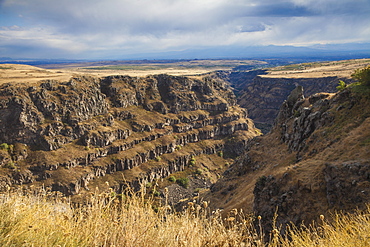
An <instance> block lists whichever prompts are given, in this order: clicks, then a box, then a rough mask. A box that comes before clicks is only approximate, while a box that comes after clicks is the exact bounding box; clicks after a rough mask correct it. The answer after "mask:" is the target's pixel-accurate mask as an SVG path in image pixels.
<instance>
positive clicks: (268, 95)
mask: <svg viewBox="0 0 370 247" xmlns="http://www.w3.org/2000/svg"><path fill="white" fill-rule="evenodd" d="M266 73H267V72H266V71H265V70H257V71H250V72H232V73H229V74H227V75H223V77H225V78H226V80H227V81H229V82H230V84H231V85H232V86H233V88H234V89H235V92H236V94H237V95H238V104H239V105H240V106H242V107H244V108H246V109H247V110H248V113H249V117H250V118H251V119H253V121H254V122H255V123H256V125H257V126H258V127H260V128H261V129H262V130H263V131H264V133H267V132H268V131H269V130H270V129H271V126H272V125H273V123H274V120H275V118H276V117H277V115H278V113H279V108H280V106H281V104H282V103H283V102H284V100H285V99H286V98H287V97H288V96H289V93H290V92H291V91H292V90H293V89H294V88H295V87H296V86H297V85H301V86H303V87H304V89H305V90H304V96H305V97H308V96H311V95H314V94H315V93H321V92H327V93H333V92H335V91H336V86H337V85H338V82H339V80H344V81H346V82H350V80H349V79H348V78H340V77H337V76H331V77H319V78H283V77H279V78H273V77H263V76H261V75H264V74H266ZM264 126H265V127H264Z"/></svg>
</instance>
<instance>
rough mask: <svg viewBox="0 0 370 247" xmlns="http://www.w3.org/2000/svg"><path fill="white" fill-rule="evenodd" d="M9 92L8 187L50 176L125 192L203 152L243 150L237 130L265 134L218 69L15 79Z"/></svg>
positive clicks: (66, 187) (1, 102) (4, 163)
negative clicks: (193, 74) (193, 73)
mask: <svg viewBox="0 0 370 247" xmlns="http://www.w3.org/2000/svg"><path fill="white" fill-rule="evenodd" d="M0 96H1V97H0V121H1V126H0V143H3V145H2V147H1V150H0V151H1V154H0V155H1V157H0V158H1V168H0V169H3V171H5V172H4V173H2V174H3V175H2V176H1V182H0V189H1V190H4V189H6V188H7V186H14V185H30V184H35V185H41V184H43V185H44V186H46V187H48V188H50V189H51V190H55V191H60V192H62V193H64V194H65V195H77V194H79V193H81V192H84V191H88V190H90V189H91V186H94V187H95V186H101V185H104V184H105V182H106V181H110V183H111V186H110V187H114V188H115V189H116V190H117V191H119V190H120V188H121V187H122V186H123V183H131V184H132V185H136V186H137V185H138V184H140V183H145V182H151V181H153V180H156V179H160V178H164V177H167V176H169V175H170V174H172V173H174V172H178V171H182V170H184V169H186V168H187V167H189V163H191V162H190V161H191V160H192V159H194V157H197V156H202V155H216V156H217V153H219V152H226V153H227V152H228V150H232V149H233V148H232V147H238V149H237V150H232V151H231V152H230V156H233V155H235V152H240V149H242V148H240V145H241V146H244V145H245V141H244V140H240V141H231V139H230V138H232V137H233V135H236V134H237V135H238V136H243V139H244V137H246V138H251V137H254V136H256V131H255V129H254V125H253V122H252V121H251V120H250V119H248V118H247V112H246V111H245V110H244V109H242V108H240V107H238V106H237V105H236V98H235V96H234V94H233V92H232V91H231V89H230V88H229V87H228V85H227V84H226V83H225V82H224V81H222V80H221V79H219V78H212V77H209V76H205V77H203V78H201V79H192V78H190V77H176V76H168V75H156V76H148V77H145V78H141V77H137V78H134V77H129V76H109V77H105V78H102V79H99V78H95V77H87V76H81V77H76V78H72V79H70V80H69V81H68V82H59V81H52V80H47V81H42V82H39V83H37V84H35V85H32V86H29V85H27V84H16V85H15V84H12V83H9V84H5V85H2V86H1V88H0ZM236 139H238V138H236ZM236 139H235V138H234V139H233V140H236ZM238 150H239V151H238ZM219 156H220V155H218V161H215V162H216V163H217V162H224V163H226V161H225V160H224V159H223V158H222V157H219ZM220 158H222V160H219V159H220ZM210 160H212V158H210ZM204 165H206V164H205V163H204ZM94 187H93V188H94ZM103 187H104V186H103Z"/></svg>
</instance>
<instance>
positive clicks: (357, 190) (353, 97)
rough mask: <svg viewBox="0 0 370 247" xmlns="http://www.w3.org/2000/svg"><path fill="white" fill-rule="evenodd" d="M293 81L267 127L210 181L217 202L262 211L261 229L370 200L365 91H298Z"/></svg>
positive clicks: (369, 112)
mask: <svg viewBox="0 0 370 247" xmlns="http://www.w3.org/2000/svg"><path fill="white" fill-rule="evenodd" d="M303 90H304V89H303V88H302V87H297V88H296V89H294V90H293V92H292V93H291V94H290V95H289V97H288V99H287V100H286V101H284V103H283V104H282V106H281V108H280V112H279V115H278V117H277V119H276V122H275V125H274V127H273V129H272V131H271V132H270V133H269V134H267V135H265V136H261V137H256V138H254V139H253V140H251V141H250V142H249V144H248V145H247V149H248V151H247V152H246V153H245V154H243V155H242V156H241V158H240V159H239V160H238V161H237V162H236V163H235V164H233V165H232V166H231V167H230V168H229V169H228V170H227V171H226V172H225V173H224V175H223V178H221V179H220V180H219V181H218V182H217V183H216V184H214V185H213V186H212V187H211V192H212V193H210V195H209V197H208V198H210V200H212V201H213V203H215V204H217V205H218V206H219V207H223V208H225V210H226V211H227V210H230V209H232V208H234V207H237V208H244V209H245V210H247V211H253V212H254V213H255V214H256V215H261V216H262V219H263V224H264V226H265V229H266V230H267V231H268V230H271V227H272V219H273V218H274V215H275V213H276V214H277V215H278V217H277V219H276V225H277V226H279V225H283V226H286V224H289V223H290V222H292V223H294V224H301V223H302V222H305V223H307V224H309V223H310V222H312V220H318V219H319V215H320V214H323V215H326V216H327V218H329V216H330V213H329V212H333V211H334V210H345V211H351V210H354V209H357V208H358V209H364V208H365V207H366V203H369V202H370V199H369V198H370V197H369V195H370V176H369V174H370V149H369V138H370V131H369V129H370V118H369V117H370V108H369V107H368V105H369V100H370V99H369V96H368V95H367V94H366V93H363V92H361V91H360V90H357V89H352V90H351V89H346V90H343V91H341V92H339V93H336V94H329V93H320V94H315V95H313V96H311V97H309V98H305V97H304V93H303Z"/></svg>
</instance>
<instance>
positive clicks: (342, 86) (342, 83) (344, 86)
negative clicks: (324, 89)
mask: <svg viewBox="0 0 370 247" xmlns="http://www.w3.org/2000/svg"><path fill="white" fill-rule="evenodd" d="M346 87H347V84H346V83H345V82H344V81H342V80H340V81H339V83H338V86H337V90H338V91H342V90H343V89H345V88H346Z"/></svg>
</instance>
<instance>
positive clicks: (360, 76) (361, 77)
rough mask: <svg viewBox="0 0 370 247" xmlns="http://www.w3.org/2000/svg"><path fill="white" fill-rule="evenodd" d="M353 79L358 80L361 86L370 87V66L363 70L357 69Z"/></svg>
mask: <svg viewBox="0 0 370 247" xmlns="http://www.w3.org/2000/svg"><path fill="white" fill-rule="evenodd" d="M352 78H354V79H356V80H358V81H359V82H360V83H361V84H363V85H366V86H370V66H368V67H366V68H363V69H356V70H355V73H353V74H352Z"/></svg>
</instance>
